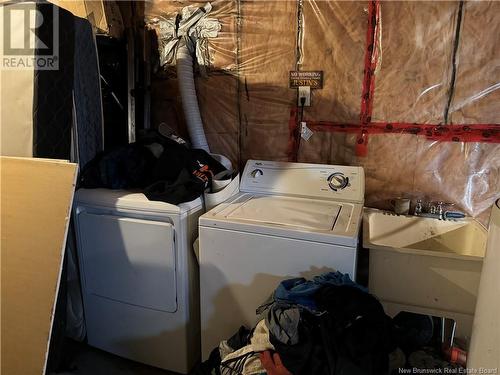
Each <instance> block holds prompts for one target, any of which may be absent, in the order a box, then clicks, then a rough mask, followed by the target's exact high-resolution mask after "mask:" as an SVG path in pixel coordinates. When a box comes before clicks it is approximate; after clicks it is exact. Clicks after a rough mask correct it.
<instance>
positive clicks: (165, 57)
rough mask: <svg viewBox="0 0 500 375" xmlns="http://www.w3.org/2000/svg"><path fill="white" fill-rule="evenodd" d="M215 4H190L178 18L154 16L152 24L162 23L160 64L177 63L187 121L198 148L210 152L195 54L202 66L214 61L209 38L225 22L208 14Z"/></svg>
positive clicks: (192, 140)
mask: <svg viewBox="0 0 500 375" xmlns="http://www.w3.org/2000/svg"><path fill="white" fill-rule="evenodd" d="M211 11H212V5H211V4H210V3H206V4H205V5H204V6H203V7H201V8H195V7H193V6H187V7H184V8H182V11H181V12H180V13H179V14H177V15H176V17H175V18H170V19H167V18H163V17H160V18H152V19H151V20H150V21H149V22H148V25H149V26H151V27H155V26H159V35H158V43H159V47H160V64H161V65H162V66H165V65H174V64H175V65H176V67H177V78H178V81H179V89H180V92H181V98H182V108H183V111H184V117H185V119H186V125H187V128H188V132H189V137H190V138H191V144H192V146H193V147H194V148H200V149H203V150H205V151H207V152H210V149H209V147H208V142H207V138H206V136H205V132H204V130H203V122H202V120H201V115H200V107H199V106H198V98H197V97H196V87H195V85H194V73H193V58H196V61H197V62H198V64H199V66H200V67H206V66H208V65H209V64H210V56H209V51H208V43H207V39H208V38H215V37H217V34H218V33H219V31H220V29H221V24H220V22H219V21H217V20H216V19H214V18H208V17H207V16H208V14H209V13H210V12H211Z"/></svg>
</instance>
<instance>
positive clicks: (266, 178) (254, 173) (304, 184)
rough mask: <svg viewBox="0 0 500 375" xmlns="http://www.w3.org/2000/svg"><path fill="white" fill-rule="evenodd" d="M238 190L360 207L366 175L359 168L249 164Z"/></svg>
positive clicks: (267, 162) (283, 163)
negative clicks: (347, 203)
mask: <svg viewBox="0 0 500 375" xmlns="http://www.w3.org/2000/svg"><path fill="white" fill-rule="evenodd" d="M240 190H241V191H243V192H248V193H262V194H282V195H293V196H300V197H314V198H321V199H332V200H336V201H349V202H356V203H363V202H364V195H365V174H364V171H363V168H362V167H351V166H343V165H327V164H307V163H288V162H275V161H264V160H249V161H248V162H247V164H246V166H245V170H244V171H243V175H242V177H241V186H240Z"/></svg>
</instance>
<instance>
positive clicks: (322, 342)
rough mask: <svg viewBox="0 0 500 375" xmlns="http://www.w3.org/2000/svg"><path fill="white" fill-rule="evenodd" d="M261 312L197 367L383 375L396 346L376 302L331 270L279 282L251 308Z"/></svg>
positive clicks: (223, 371) (227, 370) (219, 370)
mask: <svg viewBox="0 0 500 375" xmlns="http://www.w3.org/2000/svg"><path fill="white" fill-rule="evenodd" d="M256 312H257V314H258V315H260V316H263V318H262V319H261V320H260V321H259V322H258V323H257V324H256V326H255V327H254V328H253V329H251V330H249V329H247V328H245V327H241V328H240V329H239V330H238V332H236V333H235V334H234V335H233V336H232V337H231V338H229V339H227V340H225V341H222V342H221V343H220V345H219V347H218V348H215V349H214V350H213V351H212V353H211V355H210V358H209V359H208V361H206V362H204V363H202V364H201V365H200V366H199V368H198V369H197V372H196V373H197V374H200V375H201V374H223V375H230V374H266V373H267V374H271V375H272V374H283V375H285V374H294V375H301V374H308V375H309V374H317V375H323V374H325V375H327V374H328V375H334V374H335V375H367V374H373V375H381V374H387V373H388V372H389V353H390V352H391V351H392V350H393V349H394V348H395V346H394V344H393V342H394V340H393V339H392V321H391V318H389V317H388V316H387V315H386V314H385V313H384V309H383V308H382V305H381V304H380V303H379V301H378V300H377V299H376V298H375V297H374V296H372V295H371V294H369V293H368V292H367V290H366V289H365V288H364V287H362V286H360V285H358V284H356V283H354V282H353V281H351V279H350V278H349V276H348V275H344V274H342V273H340V272H330V273H326V274H323V275H320V276H316V277H314V278H313V279H312V280H306V279H304V278H294V279H289V280H285V281H282V282H281V283H280V284H279V285H278V287H277V288H276V290H275V291H274V293H273V294H272V296H271V297H270V298H269V300H268V301H266V302H265V303H264V304H263V305H262V306H260V307H259V308H258V309H257V311H256Z"/></svg>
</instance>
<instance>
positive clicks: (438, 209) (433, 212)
mask: <svg viewBox="0 0 500 375" xmlns="http://www.w3.org/2000/svg"><path fill="white" fill-rule="evenodd" d="M453 205H454V203H445V202H443V201H439V202H428V203H427V204H426V206H427V211H424V204H423V203H422V199H418V200H417V204H416V206H415V216H422V217H430V218H434V219H440V220H443V219H446V217H445V216H446V215H445V214H446V213H445V211H444V206H453Z"/></svg>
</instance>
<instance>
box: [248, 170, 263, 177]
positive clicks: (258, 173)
mask: <svg viewBox="0 0 500 375" xmlns="http://www.w3.org/2000/svg"><path fill="white" fill-rule="evenodd" d="M263 174H264V172H262V170H261V169H254V170H253V171H252V173H250V175H251V176H252V177H253V178H257V177H259V176H262V175H263Z"/></svg>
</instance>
